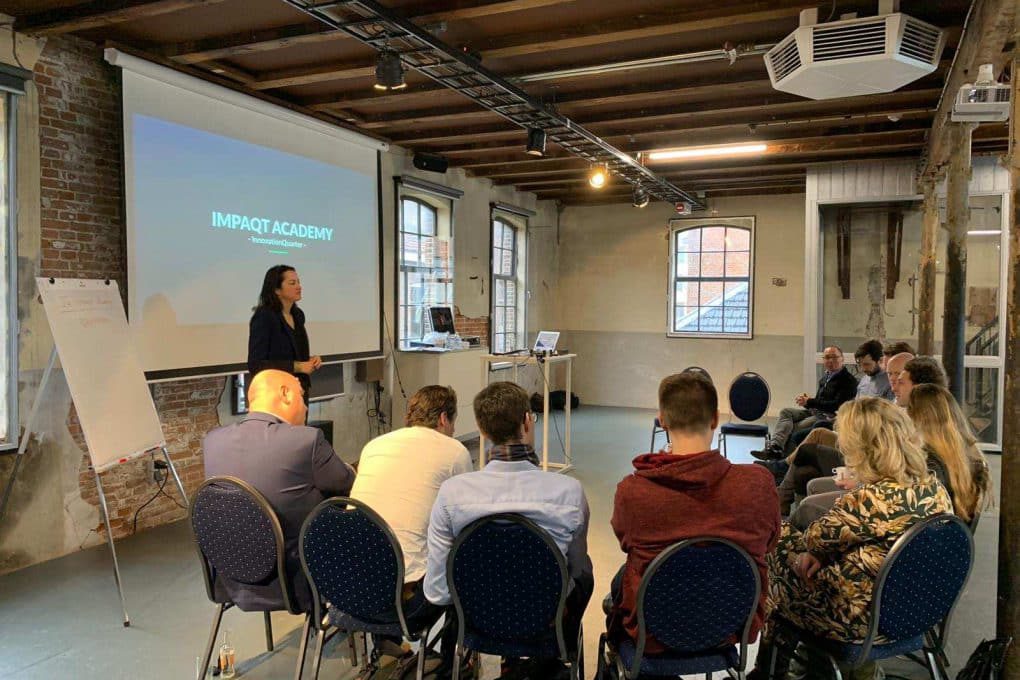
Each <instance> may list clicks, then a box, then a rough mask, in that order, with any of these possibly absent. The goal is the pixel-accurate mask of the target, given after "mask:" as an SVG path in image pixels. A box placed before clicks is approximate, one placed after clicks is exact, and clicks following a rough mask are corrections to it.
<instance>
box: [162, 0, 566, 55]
mask: <svg viewBox="0 0 1020 680" xmlns="http://www.w3.org/2000/svg"><path fill="white" fill-rule="evenodd" d="M571 1H572V0H473V1H467V2H466V1H464V0H457V1H454V2H447V3H446V4H447V5H449V8H448V9H440V10H438V11H433V10H430V11H428V12H424V10H425V9H430V8H434V7H435V6H436V4H437V3H435V2H431V3H427V4H426V5H424V6H421V7H419V8H417V9H416V10H411V15H410V17H409V18H410V19H411V20H412V21H414V22H417V23H418V24H429V23H435V22H440V21H458V20H463V19H479V18H481V17H487V16H493V15H496V14H505V13H507V12H517V11H521V10H528V9H535V8H539V7H548V6H550V5H559V4H563V3H565V2H571ZM416 11H417V12H419V13H417V14H415V13H414V12H416ZM348 38H349V36H348V35H347V34H346V33H344V32H343V31H336V30H333V29H332V28H330V27H328V26H326V25H325V24H323V23H320V22H317V21H312V22H307V21H306V22H301V23H296V24H290V25H288V26H277V27H274V28H266V29H260V30H255V31H241V32H239V33H233V34H229V35H219V36H214V37H211V38H203V39H201V40H191V41H187V42H180V43H174V44H171V45H163V46H161V47H159V48H158V49H157V51H158V52H159V53H160V54H162V55H163V56H165V57H170V58H171V59H173V60H174V61H177V62H180V63H182V64H197V63H200V62H203V61H210V60H212V59H227V58H230V57H236V56H241V55H245V54H255V53H258V52H271V51H273V50H281V49H286V48H288V47H295V46H297V45H314V44H316V43H321V42H330V41H334V40H344V39H348Z"/></svg>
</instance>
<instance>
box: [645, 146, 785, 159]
mask: <svg viewBox="0 0 1020 680" xmlns="http://www.w3.org/2000/svg"><path fill="white" fill-rule="evenodd" d="M766 150H768V146H767V145H765V144H720V145H718V146H690V147H686V148H683V149H664V150H662V151H652V152H651V153H649V154H648V158H649V160H653V161H671V160H680V159H685V158H709V157H713V156H736V155H740V154H751V153H762V152H764V151H766Z"/></svg>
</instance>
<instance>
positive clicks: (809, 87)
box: [765, 0, 945, 99]
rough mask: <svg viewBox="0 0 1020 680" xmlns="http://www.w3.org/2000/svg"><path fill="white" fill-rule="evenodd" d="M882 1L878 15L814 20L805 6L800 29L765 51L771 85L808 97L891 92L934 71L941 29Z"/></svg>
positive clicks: (942, 37) (814, 14)
mask: <svg viewBox="0 0 1020 680" xmlns="http://www.w3.org/2000/svg"><path fill="white" fill-rule="evenodd" d="M897 5H898V3H897V2H894V1H892V0H882V1H881V2H880V3H879V16H875V17H865V18H862V19H858V18H849V19H841V20H839V21H832V22H829V23H824V24H819V23H818V10H817V9H811V10H804V11H803V12H801V15H800V24H801V25H800V28H798V29H797V30H796V31H794V32H793V33H791V34H790V35H788V36H786V38H784V39H783V40H782V41H780V42H779V43H778V44H777V45H776V46H775V47H773V48H772V49H771V50H769V51H768V52H767V53H766V54H765V66H766V67H767V68H768V71H769V78H771V80H772V86H773V87H774V88H776V89H777V90H780V91H782V92H789V93H791V94H797V95H800V96H802V97H807V98H808V99H833V98H836V97H853V96H857V95H865V94H879V93H883V92H892V91H893V90H896V89H898V88H900V87H903V86H904V85H906V84H907V83H910V82H913V81H915V80H917V79H918V78H921V77H923V76H926V75H928V74H929V73H932V72H934V71H935V69H936V68H937V67H938V64H939V58H940V57H941V55H942V48H943V46H944V45H945V34H944V32H943V31H942V29H940V28H938V27H937V26H932V25H931V24H927V23H925V22H923V21H920V20H919V19H915V18H914V17H912V16H908V15H906V14H901V13H899V12H896V11H895V10H896V9H898V7H897Z"/></svg>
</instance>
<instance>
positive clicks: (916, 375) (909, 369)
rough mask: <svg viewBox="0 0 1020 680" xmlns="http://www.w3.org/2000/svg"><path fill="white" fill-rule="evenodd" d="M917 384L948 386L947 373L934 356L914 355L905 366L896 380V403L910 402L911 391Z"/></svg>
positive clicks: (906, 404)
mask: <svg viewBox="0 0 1020 680" xmlns="http://www.w3.org/2000/svg"><path fill="white" fill-rule="evenodd" d="M915 385H939V386H940V387H945V386H946V373H945V371H943V370H942V366H940V365H939V362H938V361H936V360H935V359H933V358H932V357H914V358H913V359H911V360H910V361H908V362H907V363H906V364H904V366H903V370H902V371H900V374H899V376H898V377H897V380H896V386H895V387H894V391H895V392H896V403H897V404H899V405H900V406H904V407H906V406H908V405H909V404H910V391H911V390H912V389H914V386H915Z"/></svg>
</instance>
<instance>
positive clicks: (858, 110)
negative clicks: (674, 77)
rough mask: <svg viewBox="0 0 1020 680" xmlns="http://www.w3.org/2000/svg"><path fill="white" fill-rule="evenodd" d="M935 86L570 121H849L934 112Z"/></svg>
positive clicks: (444, 140)
mask: <svg viewBox="0 0 1020 680" xmlns="http://www.w3.org/2000/svg"><path fill="white" fill-rule="evenodd" d="M938 94H939V90H938V89H937V88H925V89H921V90H906V91H902V92H893V93H890V94H887V95H873V96H867V97H845V98H840V99H831V100H827V101H821V102H818V101H805V100H803V99H798V100H797V101H791V102H783V103H772V102H771V100H774V99H775V97H774V96H769V97H763V98H762V99H760V100H752V101H748V100H743V101H741V102H740V103H741V106H735V107H729V106H725V107H720V108H706V107H705V106H704V105H702V104H696V105H687V106H668V107H665V106H664V107H659V108H641V109H638V110H636V111H633V112H631V111H627V112H623V113H615V114H588V115H586V116H577V117H575V118H574V119H573V120H574V121H575V122H577V123H579V124H581V125H584V126H585V127H587V128H588V129H590V130H591V131H592V132H595V133H597V134H600V133H599V130H601V129H605V128H608V127H610V126H614V127H615V126H621V125H628V126H631V125H638V126H641V128H642V129H643V128H645V127H646V126H649V125H660V126H666V125H669V126H675V125H676V124H677V123H685V124H686V125H688V126H694V125H702V124H703V123H705V122H708V121H715V122H717V123H720V124H721V123H724V122H726V121H731V122H733V123H743V124H745V125H761V126H763V127H765V126H768V125H781V124H782V123H783V122H784V121H785V120H787V119H788V118H787V117H790V116H800V117H801V118H806V117H808V116H810V117H812V118H822V117H832V118H835V117H838V116H843V117H849V116H853V115H868V116H871V117H880V116H890V115H900V114H904V113H907V112H909V111H921V110H927V111H931V112H934V107H933V106H932V107H930V108H928V105H929V104H930V103H931V102H932V101H933V100H934V98H935V97H937V96H938ZM509 125H510V123H504V124H502V125H485V126H476V127H466V128H465V127H463V126H461V127H459V128H455V129H447V128H445V127H444V128H442V129H440V130H422V131H412V132H404V133H399V132H396V131H395V132H394V133H393V134H386V133H383V134H386V136H387V137H389V138H390V139H391V140H393V142H394V143H396V144H407V145H409V146H421V145H434V144H449V143H457V142H464V143H467V142H470V143H477V142H481V141H489V140H500V139H513V140H517V139H518V138H519V137H521V136H522V135H523V134H524V130H523V129H522V128H518V127H508V126H509Z"/></svg>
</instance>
